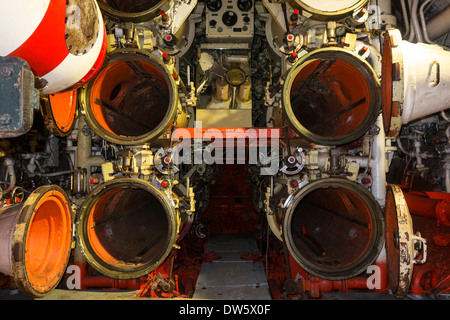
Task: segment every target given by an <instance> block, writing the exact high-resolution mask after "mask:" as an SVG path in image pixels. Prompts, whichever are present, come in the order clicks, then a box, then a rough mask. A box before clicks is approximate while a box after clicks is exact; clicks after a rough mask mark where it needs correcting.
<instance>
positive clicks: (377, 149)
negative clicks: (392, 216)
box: [369, 115, 386, 207]
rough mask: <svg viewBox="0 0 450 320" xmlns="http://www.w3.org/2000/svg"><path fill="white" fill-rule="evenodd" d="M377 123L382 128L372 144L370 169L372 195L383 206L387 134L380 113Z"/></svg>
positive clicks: (384, 199) (384, 198)
mask: <svg viewBox="0 0 450 320" xmlns="http://www.w3.org/2000/svg"><path fill="white" fill-rule="evenodd" d="M376 125H377V126H378V127H379V128H380V132H379V133H378V135H376V136H375V137H374V140H373V146H372V159H371V161H370V165H369V166H370V169H371V170H372V177H373V182H372V189H371V191H372V195H373V196H374V198H375V199H376V200H377V201H378V203H379V204H380V206H381V207H384V204H385V202H386V136H385V132H384V130H383V128H384V127H383V116H382V115H379V116H378V119H377V122H376Z"/></svg>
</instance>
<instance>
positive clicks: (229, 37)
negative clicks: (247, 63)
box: [206, 0, 255, 43]
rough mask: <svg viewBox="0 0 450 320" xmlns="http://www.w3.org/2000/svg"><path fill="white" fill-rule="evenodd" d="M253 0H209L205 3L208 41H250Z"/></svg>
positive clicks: (251, 38)
mask: <svg viewBox="0 0 450 320" xmlns="http://www.w3.org/2000/svg"><path fill="white" fill-rule="evenodd" d="M254 7H255V5H254V1H252V0H238V1H236V0H209V1H207V3H206V38H207V40H208V42H235V41H243V42H248V43H251V42H252V41H253V34H254Z"/></svg>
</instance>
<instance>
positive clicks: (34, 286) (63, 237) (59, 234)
mask: <svg viewBox="0 0 450 320" xmlns="http://www.w3.org/2000/svg"><path fill="white" fill-rule="evenodd" d="M0 239H1V240H0V272H1V273H4V274H6V275H9V276H11V277H14V281H15V283H16V285H17V287H18V288H19V290H20V291H21V292H22V293H24V294H25V295H28V296H31V297H34V298H35V297H43V296H45V295H47V294H48V293H50V292H51V291H52V290H53V289H54V288H55V287H56V286H57V285H58V283H59V281H60V280H61V278H62V277H63V276H64V272H65V269H66V266H67V263H68V260H69V255H70V251H71V245H72V212H71V208H70V205H69V199H68V197H67V195H66V194H65V192H64V191H63V190H62V189H61V188H60V187H59V186H55V185H51V186H42V187H39V188H37V189H36V190H35V191H33V192H32V193H31V195H30V196H29V197H28V198H27V200H26V201H25V202H22V203H18V204H15V205H11V206H6V207H3V208H2V209H0Z"/></svg>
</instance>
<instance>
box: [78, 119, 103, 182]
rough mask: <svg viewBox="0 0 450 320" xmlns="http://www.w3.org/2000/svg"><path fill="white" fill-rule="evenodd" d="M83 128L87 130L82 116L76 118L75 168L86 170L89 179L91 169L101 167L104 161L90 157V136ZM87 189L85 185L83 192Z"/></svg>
mask: <svg viewBox="0 0 450 320" xmlns="http://www.w3.org/2000/svg"><path fill="white" fill-rule="evenodd" d="M85 128H89V127H88V126H87V124H86V119H85V117H84V116H80V117H79V118H78V140H77V162H76V166H75V167H77V168H83V169H86V172H87V175H88V178H89V177H90V175H91V169H92V167H99V166H101V165H102V163H103V162H104V160H103V158H102V157H101V156H93V155H92V135H91V134H90V133H89V132H86V130H85ZM88 131H90V130H88ZM88 181H89V179H86V180H85V182H86V183H88ZM87 187H88V186H87V185H85V186H84V190H87Z"/></svg>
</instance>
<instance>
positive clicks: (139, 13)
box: [98, 0, 170, 22]
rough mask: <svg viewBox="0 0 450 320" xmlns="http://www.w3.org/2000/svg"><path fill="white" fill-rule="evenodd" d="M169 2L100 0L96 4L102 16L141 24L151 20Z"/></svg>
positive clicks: (162, 0) (154, 0)
mask: <svg viewBox="0 0 450 320" xmlns="http://www.w3.org/2000/svg"><path fill="white" fill-rule="evenodd" d="M169 2H170V1H169V0H115V1H110V0H100V1H98V4H99V6H100V9H101V10H102V12H103V13H104V14H106V15H107V16H109V17H110V18H113V19H115V20H117V19H118V20H120V21H125V22H126V21H131V22H143V21H147V20H150V19H153V18H154V17H156V16H157V15H159V14H160V13H161V9H162V7H164V6H167V5H168V3H169Z"/></svg>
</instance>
